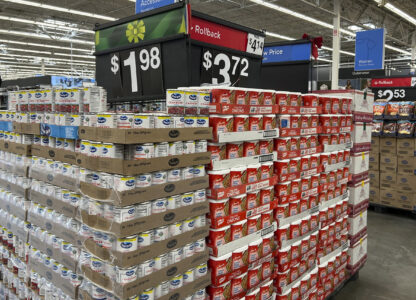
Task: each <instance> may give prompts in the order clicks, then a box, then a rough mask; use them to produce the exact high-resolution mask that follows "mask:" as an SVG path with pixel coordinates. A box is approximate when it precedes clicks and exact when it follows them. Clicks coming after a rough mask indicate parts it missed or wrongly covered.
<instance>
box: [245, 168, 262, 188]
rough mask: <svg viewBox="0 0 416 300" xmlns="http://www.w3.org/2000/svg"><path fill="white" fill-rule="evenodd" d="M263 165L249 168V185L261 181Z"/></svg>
mask: <svg viewBox="0 0 416 300" xmlns="http://www.w3.org/2000/svg"><path fill="white" fill-rule="evenodd" d="M260 168H261V164H252V165H248V166H247V183H253V182H257V181H259V180H260Z"/></svg>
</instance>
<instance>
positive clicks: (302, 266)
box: [299, 260, 307, 276]
mask: <svg viewBox="0 0 416 300" xmlns="http://www.w3.org/2000/svg"><path fill="white" fill-rule="evenodd" d="M306 270H307V267H306V261H304V260H302V261H301V262H300V263H299V276H302V275H303V274H304V273H305V272H306Z"/></svg>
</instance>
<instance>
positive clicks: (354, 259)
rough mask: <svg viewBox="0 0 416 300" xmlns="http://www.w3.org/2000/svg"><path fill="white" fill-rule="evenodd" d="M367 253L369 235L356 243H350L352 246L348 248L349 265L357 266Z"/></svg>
mask: <svg viewBox="0 0 416 300" xmlns="http://www.w3.org/2000/svg"><path fill="white" fill-rule="evenodd" d="M365 255H367V235H366V236H365V237H363V238H362V239H360V240H359V241H357V242H356V243H355V244H354V245H350V248H349V249H348V256H349V262H348V265H350V266H355V265H356V264H357V263H359V262H360V260H361V259H362V258H364V256H365Z"/></svg>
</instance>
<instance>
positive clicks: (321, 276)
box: [318, 265, 328, 282]
mask: <svg viewBox="0 0 416 300" xmlns="http://www.w3.org/2000/svg"><path fill="white" fill-rule="evenodd" d="M327 274H328V271H327V269H326V265H323V266H318V278H319V281H321V282H322V281H324V279H325V277H326V275H327Z"/></svg>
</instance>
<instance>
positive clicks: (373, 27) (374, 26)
mask: <svg viewBox="0 0 416 300" xmlns="http://www.w3.org/2000/svg"><path fill="white" fill-rule="evenodd" d="M363 25H364V26H365V27H368V28H371V29H376V28H377V27H376V25H374V24H373V23H364V24H363Z"/></svg>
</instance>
